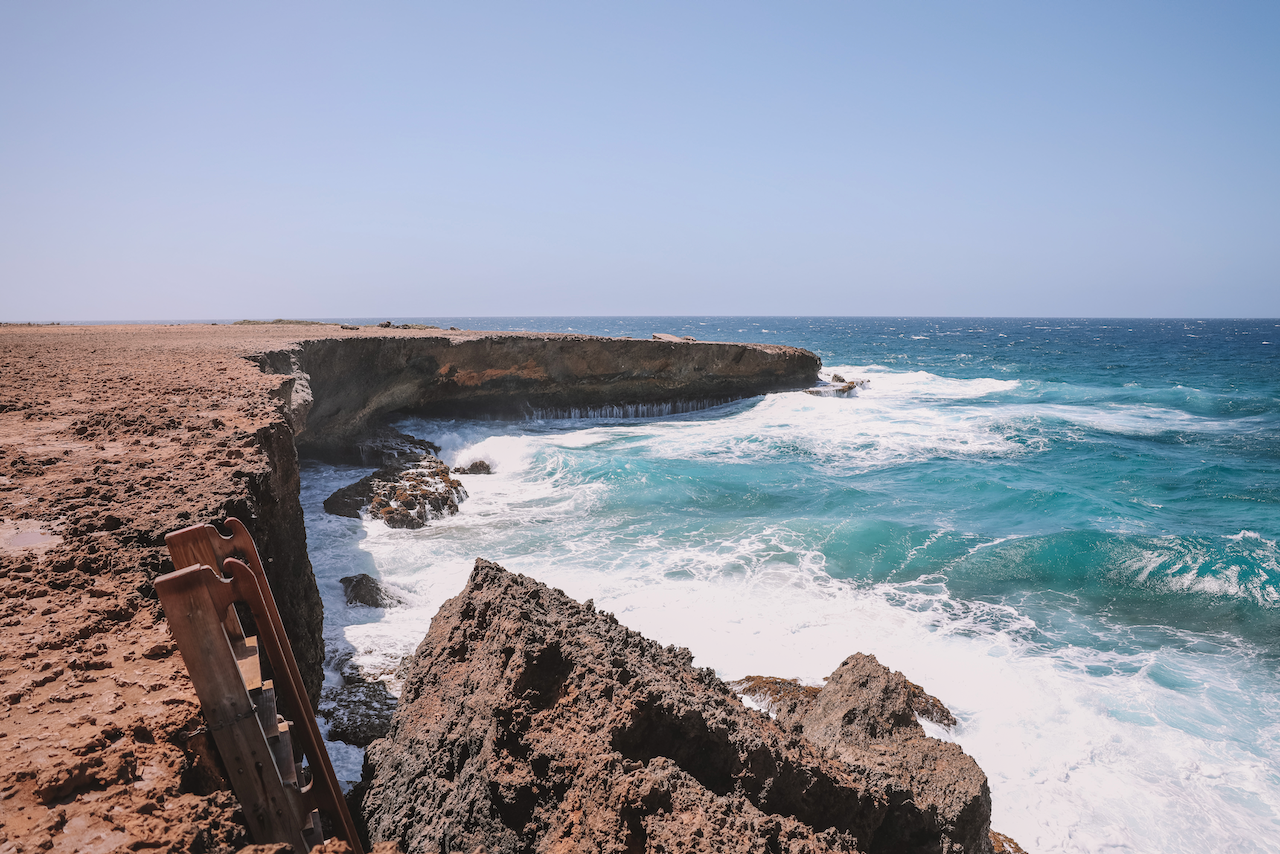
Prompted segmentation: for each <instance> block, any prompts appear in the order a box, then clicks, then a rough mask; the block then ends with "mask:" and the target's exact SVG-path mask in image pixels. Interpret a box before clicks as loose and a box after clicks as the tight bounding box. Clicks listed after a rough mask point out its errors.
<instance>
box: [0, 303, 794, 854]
mask: <svg viewBox="0 0 1280 854" xmlns="http://www.w3.org/2000/svg"><path fill="white" fill-rule="evenodd" d="M351 339H363V340H364V341H373V342H377V341H382V342H385V343H383V344H355V345H342V344H339V343H335V342H341V341H347V340H351ZM316 341H318V342H321V343H320V344H319V345H312V347H313V349H314V350H315V351H319V352H322V353H327V354H329V357H330V359H331V362H330V363H331V364H334V365H342V364H344V363H348V364H355V365H357V366H361V365H366V363H364V362H361V361H360V360H354V361H352V362H348V361H347V360H345V359H343V358H341V356H342V354H343V347H353V346H355V347H360V348H363V350H362V352H365V353H366V354H367V353H370V352H372V353H373V357H372V358H373V361H374V363H375V366H380V367H378V368H377V369H378V370H383V371H385V370H386V364H385V363H379V361H378V360H379V358H380V354H381V355H382V356H385V354H387V353H393V354H395V356H394V359H393V362H394V363H395V364H396V365H397V366H399V367H400V368H401V369H402V370H401V373H400V374H398V375H397V376H400V377H405V376H412V371H408V372H405V371H404V370H403V369H404V368H406V367H407V366H412V364H413V363H414V361H415V360H418V361H419V362H421V361H422V354H423V353H424V352H426V350H428V349H430V348H437V349H439V348H443V347H452V346H455V345H458V346H461V347H463V348H467V347H471V348H474V353H473V354H472V355H471V356H469V358H471V359H472V360H475V359H480V360H483V359H484V358H492V359H494V362H493V363H492V364H488V365H483V364H481V365H479V366H478V367H477V366H476V365H474V364H473V365H470V366H468V365H467V364H466V363H465V362H464V361H460V360H454V361H453V362H452V364H454V365H455V367H458V366H459V365H460V366H461V367H458V370H454V371H453V374H452V376H450V374H449V371H445V372H444V373H443V374H441V372H440V371H439V369H438V368H436V369H435V370H434V372H433V373H432V374H431V376H444V377H445V378H447V379H455V378H456V377H457V376H458V375H459V373H460V372H461V373H462V375H463V377H464V379H466V380H467V381H466V382H454V383H453V386H448V385H442V384H440V383H436V384H435V386H434V387H436V388H438V389H439V388H443V389H445V390H446V391H448V390H449V389H450V388H454V389H456V388H463V389H464V390H465V389H471V390H472V394H471V396H470V400H471V401H472V403H473V404H474V402H475V400H476V397H477V396H480V397H482V396H483V395H485V394H489V393H491V392H492V394H493V395H494V396H495V399H496V398H497V397H498V396H500V395H501V394H506V395H507V396H508V397H510V396H511V395H513V394H526V395H527V394H529V393H541V394H543V396H542V397H541V398H539V403H540V404H542V405H551V406H554V405H558V404H563V405H584V404H585V405H592V402H593V401H601V400H603V398H602V397H601V395H602V394H603V393H605V392H607V391H608V390H609V389H612V388H617V387H618V386H617V383H618V377H617V370H616V368H614V367H611V366H609V365H607V364H606V365H605V366H604V368H603V369H602V370H598V371H595V373H594V374H592V376H593V377H595V378H597V379H595V380H594V384H595V389H596V390H594V391H593V390H592V383H585V384H584V383H579V384H578V386H577V388H576V389H575V393H574V395H572V396H569V397H566V398H564V399H563V400H561V401H557V399H556V398H555V396H554V395H553V394H550V393H549V391H548V389H549V388H551V389H553V388H554V387H555V386H557V385H559V386H562V387H566V388H567V387H569V386H570V385H572V383H571V382H570V380H571V378H572V377H573V376H575V375H576V376H583V375H585V374H587V373H590V365H589V364H587V363H584V364H582V365H580V366H579V367H578V369H577V370H576V371H575V370H574V369H573V365H572V364H571V363H566V362H564V361H561V362H556V361H554V359H552V358H550V357H548V361H547V362H546V363H545V365H540V364H539V363H538V362H537V359H538V358H539V352H538V351H539V348H540V349H541V351H542V352H543V353H551V354H555V355H556V358H562V357H563V353H565V352H568V353H569V354H570V355H572V353H573V351H574V350H575V348H576V349H578V350H579V351H581V350H582V349H583V348H588V349H592V350H593V352H594V354H595V358H597V359H599V358H603V357H604V356H607V355H608V351H609V350H610V348H620V349H622V350H624V351H626V352H627V353H628V356H627V358H628V359H630V360H632V361H634V360H635V359H636V354H637V353H641V354H656V355H652V356H651V355H646V358H650V359H651V361H650V362H649V363H646V365H645V370H644V371H643V372H642V374H644V375H636V376H634V377H631V378H630V381H631V382H632V385H633V387H634V388H635V389H636V390H637V391H636V392H635V393H633V394H632V395H631V399H632V400H634V402H636V403H652V402H658V401H663V400H667V401H672V400H675V401H678V400H685V401H689V400H695V399H696V398H697V397H698V396H699V395H706V394H714V395H718V396H726V397H743V396H749V395H751V394H757V393H761V392H762V391H765V390H769V389H772V388H779V387H786V386H788V385H791V386H793V387H794V386H798V385H801V384H802V382H803V381H802V380H801V379H798V378H801V377H806V376H808V374H809V373H812V374H813V375H814V376H816V370H817V364H818V362H817V359H816V357H813V356H812V354H808V353H806V352H805V351H800V350H795V349H794V348H785V347H779V346H777V345H740V344H732V345H729V344H723V345H721V344H716V345H708V344H703V343H694V342H682V341H679V342H677V341H640V340H636V339H601V338H596V337H594V336H580V335H561V336H556V335H544V334H539V333H492V334H485V333H475V332H463V331H460V330H459V331H443V330H426V329H412V330H401V329H381V328H376V327H360V328H358V329H354V330H353V329H341V328H340V327H338V326H336V325H335V326H323V327H317V326H315V325H306V326H291V325H287V324H263V325H245V326H240V325H236V326H217V325H209V326H203V325H199V326H197V325H183V326H92V327H74V326H3V327H0V354H2V355H0V370H2V372H3V377H4V392H3V397H2V398H0V454H2V455H0V575H2V576H3V577H2V578H0V586H2V589H3V595H4V598H3V600H0V601H3V606H2V607H3V613H2V614H0V649H2V650H3V652H2V653H0V656H2V657H0V696H2V697H3V698H4V699H5V705H4V707H3V713H2V716H0V763H2V766H3V768H4V771H3V772H0V799H3V803H4V805H5V810H4V816H5V818H4V820H3V821H4V823H3V826H0V845H7V844H9V843H13V844H14V846H15V847H14V850H18V848H17V847H16V846H17V845H22V846H32V847H42V846H43V847H46V848H47V847H49V846H50V845H51V846H52V847H53V850H79V849H84V848H87V847H89V846H90V845H94V846H105V848H111V847H115V846H117V845H125V846H128V845H137V844H144V845H146V846H149V847H152V848H156V849H158V850H168V851H183V850H190V849H192V848H193V847H203V848H205V849H206V850H234V849H235V848H236V847H239V846H240V845H243V844H244V843H245V841H246V840H245V839H244V837H243V827H242V826H241V825H240V824H239V823H238V822H237V821H236V819H235V813H236V809H237V805H236V804H235V802H234V799H231V798H230V796H229V794H228V793H226V792H225V791H223V790H221V789H220V788H219V780H218V772H217V770H216V768H215V767H213V766H212V765H211V764H210V761H209V759H208V755H207V749H206V748H205V746H204V744H203V742H202V736H201V735H199V730H200V715H199V708H198V706H197V704H196V702H195V697H194V693H193V691H192V689H191V685H190V682H189V681H188V679H187V676H186V673H185V670H184V668H183V666H182V664H181V660H180V657H179V656H177V655H175V654H174V650H173V647H172V644H171V643H170V641H169V638H168V634H167V632H166V630H165V627H164V623H163V618H162V616H161V614H160V612H159V608H158V606H157V604H156V602H155V597H154V592H153V591H152V589H151V586H150V584H151V580H152V579H154V578H155V577H156V576H157V575H159V574H161V573H163V572H165V571H168V570H169V569H171V568H172V567H171V565H170V563H169V561H168V558H167V553H166V552H165V549H164V545H163V537H164V534H165V533H167V532H169V531H172V530H175V529H177V528H179V527H183V526H185V525H187V524H191V523H192V522H196V521H212V520H218V519H221V518H224V517H225V516H227V515H236V516H239V517H241V518H242V519H244V521H246V523H248V525H249V528H250V531H251V533H252V534H253V535H254V537H255V540H256V541H257V543H258V546H259V549H260V551H261V552H262V554H263V556H264V558H265V559H266V562H267V566H268V575H269V577H270V579H271V582H272V585H273V589H274V590H275V591H276V597H277V599H278V600H281V601H287V602H290V603H291V607H290V608H288V609H286V611H287V613H286V616H285V619H286V628H287V629H288V631H289V633H290V636H291V638H292V640H293V644H294V650H295V655H296V656H297V657H298V659H299V664H300V666H301V668H302V670H303V674H304V680H305V681H306V682H307V687H308V690H309V692H311V693H312V694H313V695H316V696H318V693H319V685H320V679H321V673H320V661H321V659H322V657H323V641H322V640H321V634H320V628H321V621H322V608H321V605H320V601H319V596H318V593H317V592H316V587H315V580H314V577H313V575H312V572H311V567H310V562H309V560H308V558H307V554H306V532H305V529H304V528H303V522H302V514H301V507H300V504H299V501H298V456H297V452H296V450H295V443H294V442H295V435H298V436H306V435H307V433H308V432H310V433H311V441H314V440H315V439H316V438H317V437H323V436H324V435H326V433H328V432H330V431H332V432H338V433H341V434H342V440H341V443H333V444H331V445H329V446H327V447H326V446H324V443H322V442H321V443H316V444H314V445H311V446H310V449H311V450H312V451H313V452H317V451H318V452H320V453H323V452H324V451H325V450H330V451H332V450H334V449H337V448H340V447H342V446H343V444H345V443H349V442H350V441H351V440H353V439H354V438H356V437H358V436H359V435H360V434H361V431H362V430H364V429H366V428H367V427H369V426H371V425H373V424H374V423H376V421H377V418H378V417H379V416H380V415H381V414H384V413H389V412H392V411H396V410H399V409H404V408H406V407H414V406H416V407H423V406H425V405H426V404H427V403H428V402H429V401H430V400H432V399H433V398H431V392H430V390H429V389H428V390H427V392H426V393H425V396H424V395H423V392H424V387H425V386H429V385H431V384H425V385H424V384H423V383H418V384H416V385H415V384H413V383H407V384H405V383H401V384H400V385H398V386H397V387H396V388H397V389H398V391H395V390H390V391H389V390H388V388H386V387H382V388H378V389H373V390H372V391H371V390H370V389H369V388H368V387H366V388H365V390H364V392H363V393H364V394H365V395H366V397H365V398H364V401H363V402H364V405H355V406H354V407H353V408H354V410H355V416H354V418H352V417H347V418H346V420H345V421H339V422H334V421H333V420H332V419H331V421H330V424H332V423H341V424H343V425H345V426H344V427H343V429H340V430H334V428H333V427H332V426H328V427H326V426H324V425H325V424H326V422H325V420H324V419H325V417H326V416H327V415H334V414H335V413H336V414H337V415H339V416H341V415H342V414H343V412H344V411H345V410H343V408H342V407H335V408H334V409H333V410H332V412H329V411H327V410H326V409H325V405H326V404H327V402H328V401H329V400H331V399H332V398H331V396H329V394H328V392H327V389H326V386H325V382H326V378H325V377H324V376H322V374H323V371H320V372H317V373H310V372H308V371H306V370H303V369H300V365H306V363H307V359H308V344H307V342H316ZM609 341H614V342H618V343H615V344H603V345H602V344H600V343H598V342H609ZM531 348H532V349H531ZM716 348H719V349H718V350H717V349H716ZM446 352H449V351H446ZM451 352H454V353H457V352H458V351H451ZM495 352H496V353H497V354H498V355H497V356H494V355H493V354H494V353H495ZM513 352H515V353H517V354H519V355H521V356H524V357H526V358H524V359H523V360H522V361H519V362H516V363H515V364H514V365H513V364H512V363H511V359H510V356H511V354H512V353H513ZM690 353H695V354H696V355H695V356H693V357H688V354H690ZM299 354H301V357H302V358H301V360H300V361H299V360H298V355H299ZM735 357H736V361H735ZM396 360H402V361H396ZM531 360H532V361H533V365H532V367H530V364H529V363H530V361H531ZM753 360H758V361H753ZM322 361H323V360H322ZM780 362H781V363H787V367H786V369H785V370H783V369H777V370H775V369H774V368H776V366H777V365H778V364H779V363H780ZM744 363H745V364H744ZM547 365H549V366H551V367H552V370H547V367H546V366H547ZM272 366H275V369H277V370H278V371H279V373H266V372H264V370H263V369H262V368H263V367H266V368H268V369H270V368H271V367H272ZM557 366H560V368H559V370H560V373H559V375H556V368H557ZM689 366H692V367H693V368H695V370H682V369H683V368H686V367H689ZM311 367H312V370H314V369H315V368H314V365H313V366H311ZM366 370H367V367H362V368H361V371H366ZM466 371H470V372H471V373H470V374H468V373H466ZM486 371H488V373H486ZM717 372H718V373H717ZM345 376H346V380H345V381H346V382H356V381H357V380H359V379H360V378H361V377H363V378H365V379H367V378H368V377H369V374H368V373H363V374H361V373H360V372H357V373H354V374H347V375H345ZM539 388H541V392H539ZM645 388H648V389H650V390H651V394H650V395H649V396H648V398H647V399H646V398H645V397H644V395H643V394H642V393H640V392H643V390H644V389H645ZM495 389H496V391H493V390H495ZM374 392H377V393H374ZM410 392H413V393H416V394H419V396H418V397H414V396H413V394H410ZM450 393H452V394H453V396H454V401H453V402H454V403H458V402H466V400H467V399H468V394H464V393H459V392H457V391H456V390H455V391H453V392H450ZM593 395H594V397H593ZM436 399H438V398H436ZM357 404H359V401H357ZM352 425H354V426H352ZM301 444H302V445H303V446H304V447H307V441H306V440H304V441H303V442H302V443H301ZM313 699H314V697H313ZM45 843H48V845H45ZM105 848H104V850H105Z"/></svg>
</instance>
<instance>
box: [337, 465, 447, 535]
mask: <svg viewBox="0 0 1280 854" xmlns="http://www.w3.org/2000/svg"><path fill="white" fill-rule="evenodd" d="M466 497H467V491H466V490H465V489H464V488H463V486H462V484H461V483H459V482H458V480H457V479H456V478H454V477H453V475H452V474H451V473H450V471H449V467H448V466H447V465H445V464H444V463H443V462H442V461H441V460H439V459H437V458H436V457H433V456H430V455H423V456H422V457H420V458H419V459H418V460H417V461H416V462H413V463H410V464H408V465H407V466H404V465H402V466H386V467H384V468H380V469H378V470H377V471H376V472H374V473H373V474H371V475H369V476H367V477H363V478H361V479H360V480H358V481H356V482H355V483H353V484H351V485H350V486H344V487H342V488H341V489H339V490H338V491H337V492H335V493H333V494H332V495H330V496H329V497H328V498H326V499H325V500H324V509H325V511H326V512H328V513H332V514H334V515H335V516H347V517H349V518H352V519H359V518H360V514H361V513H362V512H364V511H365V510H366V509H367V510H368V513H369V515H370V516H371V517H373V518H375V519H381V520H382V521H383V522H386V523H387V525H388V526H390V527H392V528H421V527H422V526H423V525H425V524H426V523H427V521H428V520H430V519H432V518H440V517H441V516H445V515H452V514H454V513H457V512H458V502H459V501H462V500H463V499H465V498H466Z"/></svg>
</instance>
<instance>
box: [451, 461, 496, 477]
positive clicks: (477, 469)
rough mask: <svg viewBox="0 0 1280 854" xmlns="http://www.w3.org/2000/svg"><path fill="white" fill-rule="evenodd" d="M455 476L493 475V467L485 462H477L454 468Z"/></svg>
mask: <svg viewBox="0 0 1280 854" xmlns="http://www.w3.org/2000/svg"><path fill="white" fill-rule="evenodd" d="M453 473H454V474H493V467H492V466H490V465H489V464H488V463H487V462H485V461H484V460H476V461H475V462H474V463H472V464H471V465H469V466H454V468H453Z"/></svg>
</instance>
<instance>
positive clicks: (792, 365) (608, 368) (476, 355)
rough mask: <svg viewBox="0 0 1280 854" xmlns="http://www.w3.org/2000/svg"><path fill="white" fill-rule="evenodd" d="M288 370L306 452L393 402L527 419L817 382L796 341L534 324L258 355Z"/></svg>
mask: <svg viewBox="0 0 1280 854" xmlns="http://www.w3.org/2000/svg"><path fill="white" fill-rule="evenodd" d="M259 363H260V364H261V365H262V367H263V370H265V371H267V372H269V373H276V374H288V375H291V377H292V378H291V379H290V380H286V381H285V383H284V384H283V386H282V388H281V391H280V396H281V397H282V398H283V401H284V404H285V406H286V408H287V409H288V411H289V412H290V415H291V419H292V422H293V427H294V430H295V432H296V433H297V444H298V450H299V452H300V453H302V454H304V455H310V456H318V457H328V458H334V457H345V456H349V455H350V453H351V449H352V448H353V446H354V442H355V440H357V439H358V438H359V437H360V436H361V435H363V434H364V433H365V432H367V430H368V429H369V428H370V427H372V426H374V425H376V424H377V423H378V422H379V421H380V420H382V419H383V418H385V417H386V416H388V415H390V414H392V413H396V412H406V413H415V414H423V415H439V416H488V417H499V418H523V417H530V416H532V415H535V414H537V415H541V416H547V415H570V414H575V413H577V412H583V411H590V410H592V409H607V408H615V409H613V410H611V411H618V410H617V409H616V408H625V407H636V406H640V407H643V406H652V405H663V404H676V405H677V406H680V405H684V406H688V405H698V404H716V403H727V402H729V401H732V400H737V399H740V398H744V397H751V396H753V395H757V394H764V393H767V392H771V391H780V390H785V389H796V388H804V387H806V386H810V385H812V384H813V383H814V382H815V381H816V380H817V375H818V368H819V367H821V364H822V363H821V360H820V359H818V357H817V356H815V355H814V354H812V353H810V352H808V351H807V350H801V349H798V348H795V347H782V346H778V345H769V344H719V343H706V342H691V341H656V340H635V339H628V338H598V337H594V336H586V335H547V334H530V333H488V334H475V333H464V334H461V335H459V334H442V335H440V336H432V337H427V336H422V337H405V338H363V339H332V338H331V339H324V340H315V341H304V342H302V343H301V344H299V345H297V346H296V347H295V348H293V349H290V350H283V351H275V352H270V353H266V354H264V355H262V356H261V357H259Z"/></svg>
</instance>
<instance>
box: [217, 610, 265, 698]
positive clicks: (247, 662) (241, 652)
mask: <svg viewBox="0 0 1280 854" xmlns="http://www.w3.org/2000/svg"><path fill="white" fill-rule="evenodd" d="M224 625H225V624H224ZM228 634H230V633H229V632H228ZM230 640H231V651H232V652H233V653H234V654H235V657H236V665H237V666H238V667H239V668H240V678H241V679H243V680H244V687H245V688H246V689H247V690H249V691H257V690H259V689H260V688H262V660H261V659H260V658H259V657H258V639H257V638H256V637H255V638H244V639H243V640H240V639H236V638H231V639H230Z"/></svg>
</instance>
